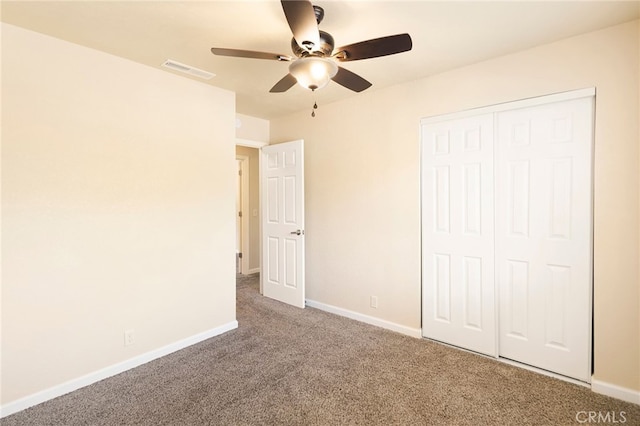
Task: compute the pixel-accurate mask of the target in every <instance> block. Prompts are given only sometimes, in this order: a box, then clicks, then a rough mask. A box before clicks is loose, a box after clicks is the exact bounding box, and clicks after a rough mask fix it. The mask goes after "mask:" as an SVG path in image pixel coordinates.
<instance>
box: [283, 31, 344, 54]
mask: <svg viewBox="0 0 640 426" xmlns="http://www.w3.org/2000/svg"><path fill="white" fill-rule="evenodd" d="M319 32H320V45H319V46H313V47H312V48H311V49H310V50H307V49H305V48H303V47H300V45H298V43H297V42H296V39H295V38H292V39H291V50H292V51H293V54H294V55H296V56H297V57H298V58H302V57H304V56H323V57H324V56H331V53H332V52H333V48H334V46H335V42H334V41H333V36H332V35H331V34H329V33H328V32H325V31H319Z"/></svg>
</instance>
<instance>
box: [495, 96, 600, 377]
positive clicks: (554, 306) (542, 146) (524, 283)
mask: <svg viewBox="0 0 640 426" xmlns="http://www.w3.org/2000/svg"><path fill="white" fill-rule="evenodd" d="M592 120H593V97H588V98H581V99H575V100H569V101H563V102H556V103H552V104H546V105H540V106H535V107H529V108H522V109H518V110H513V111H505V112H501V113H498V114H497V118H496V122H497V127H496V133H497V144H498V145H497V152H498V157H497V159H496V164H497V169H496V184H497V185H496V194H497V205H496V213H497V214H496V274H497V278H498V282H499V288H500V290H499V293H500V299H499V305H500V337H499V340H500V348H499V352H500V356H502V357H505V358H509V359H513V360H516V361H520V362H523V363H526V364H530V365H535V366H537V367H540V368H543V369H546V370H549V371H553V372H556V373H559V374H563V375H566V376H569V377H573V378H576V379H579V380H583V381H587V382H588V381H590V377H591V367H590V365H591V362H590V361H591V360H590V356H591V333H590V330H591V327H590V324H591V286H592V254H591V246H592V244H591V223H592V217H591V211H592V207H591V206H592V204H591V203H592V200H591V198H592V195H591V194H592V184H591V161H592V160H591V157H592V140H593V135H592V131H593V121H592Z"/></svg>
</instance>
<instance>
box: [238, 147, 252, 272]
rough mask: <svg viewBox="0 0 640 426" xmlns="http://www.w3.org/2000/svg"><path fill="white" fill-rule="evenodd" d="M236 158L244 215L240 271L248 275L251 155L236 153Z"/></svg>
mask: <svg viewBox="0 0 640 426" xmlns="http://www.w3.org/2000/svg"><path fill="white" fill-rule="evenodd" d="M236 160H239V161H240V173H241V176H240V185H241V190H240V194H241V199H240V211H241V212H242V217H241V220H240V224H241V225H240V227H241V234H242V241H241V245H242V258H241V259H240V273H241V274H242V275H247V274H248V273H249V259H251V256H252V254H251V251H250V247H249V157H248V156H246V155H236Z"/></svg>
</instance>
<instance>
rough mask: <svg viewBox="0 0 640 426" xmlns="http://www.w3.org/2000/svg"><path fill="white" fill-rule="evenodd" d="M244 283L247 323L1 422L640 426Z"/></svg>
mask: <svg viewBox="0 0 640 426" xmlns="http://www.w3.org/2000/svg"><path fill="white" fill-rule="evenodd" d="M237 287H238V288H237V290H238V292H237V298H238V313H237V316H238V321H239V323H240V326H239V328H238V329H237V330H234V331H231V332H229V333H226V334H224V335H222V336H218V337H215V338H212V339H209V340H206V341H204V342H202V343H199V344H197V345H194V346H191V347H189V348H187V349H184V350H182V351H179V352H176V353H174V354H171V355H169V356H166V357H164V358H161V359H158V360H156V361H153V362H151V363H148V364H145V365H143V366H141V367H138V368H136V369H134V370H130V371H128V372H125V373H123V374H120V375H118V376H115V377H112V378H109V379H106V380H103V381H101V382H98V383H95V384H93V385H91V386H88V387H86V388H83V389H80V390H78V391H76V392H73V393H70V394H68V395H65V396H62V397H59V398H56V399H54V400H52V401H48V402H45V403H43V404H41V405H39V406H36V407H33V408H30V409H28V410H25V411H23V412H20V413H17V414H14V415H12V416H9V417H7V418H4V419H2V421H1V423H2V425H3V426H13V425H38V426H43V425H133V424H135V425H265V424H267V425H270V424H278V425H280V424H286V425H347V424H348V425H378V424H379V425H419V424H422V425H527V424H531V425H570V424H579V423H578V421H577V420H576V415H578V420H584V419H587V417H586V416H588V414H586V413H585V414H579V412H590V411H591V412H600V413H601V414H602V415H603V416H604V415H608V416H609V417H608V419H609V420H611V419H613V418H614V417H612V416H616V417H615V419H617V420H618V422H620V421H621V420H622V418H624V419H625V420H626V421H625V423H626V424H629V425H633V424H635V425H638V424H640V406H638V405H634V404H628V403H624V402H622V401H618V400H615V399H612V398H608V397H604V396H602V395H598V394H595V393H593V392H591V391H590V390H588V389H586V388H583V387H580V386H576V385H572V384H569V383H565V382H562V381H559V380H556V379H552V378H549V377H545V376H542V375H539V374H535V373H532V372H529V371H526V370H524V369H520V368H516V367H512V366H509V365H505V364H503V363H500V362H497V361H494V360H491V359H487V358H484V357H481V356H477V355H473V354H470V353H467V352H463V351H460V350H456V349H452V348H449V347H446V346H443V345H440V344H437V343H433V342H429V341H426V340H421V339H414V338H410V337H406V336H403V335H400V334H396V333H393V332H390V331H386V330H382V329H379V328H376V327H373V326H369V325H366V324H362V323H359V322H356V321H352V320H349V319H345V318H342V317H338V316H335V315H331V314H328V313H325V312H322V311H319V310H316V309H312V308H306V309H304V310H301V309H296V308H293V307H290V306H287V305H284V304H281V303H279V302H276V301H272V300H269V299H266V298H263V297H261V296H260V295H259V294H258V280H257V276H250V277H248V278H241V279H238V286H237ZM621 412H624V413H623V414H622V413H621Z"/></svg>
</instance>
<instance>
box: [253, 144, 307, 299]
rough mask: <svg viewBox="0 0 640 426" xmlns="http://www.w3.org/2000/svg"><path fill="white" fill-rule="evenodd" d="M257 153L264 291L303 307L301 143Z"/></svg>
mask: <svg viewBox="0 0 640 426" xmlns="http://www.w3.org/2000/svg"><path fill="white" fill-rule="evenodd" d="M260 156H261V158H260V161H261V163H260V173H261V190H260V193H261V194H262V273H261V274H260V276H261V281H262V290H263V294H264V295H265V296H267V297H270V298H272V299H276V300H279V301H281V302H284V303H288V304H290V305H294V306H297V307H299V308H304V305H305V291H304V277H305V271H304V246H305V236H304V143H303V141H302V140H299V141H294V142H287V143H281V144H276V145H269V146H265V147H263V148H262V152H261V154H260Z"/></svg>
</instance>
